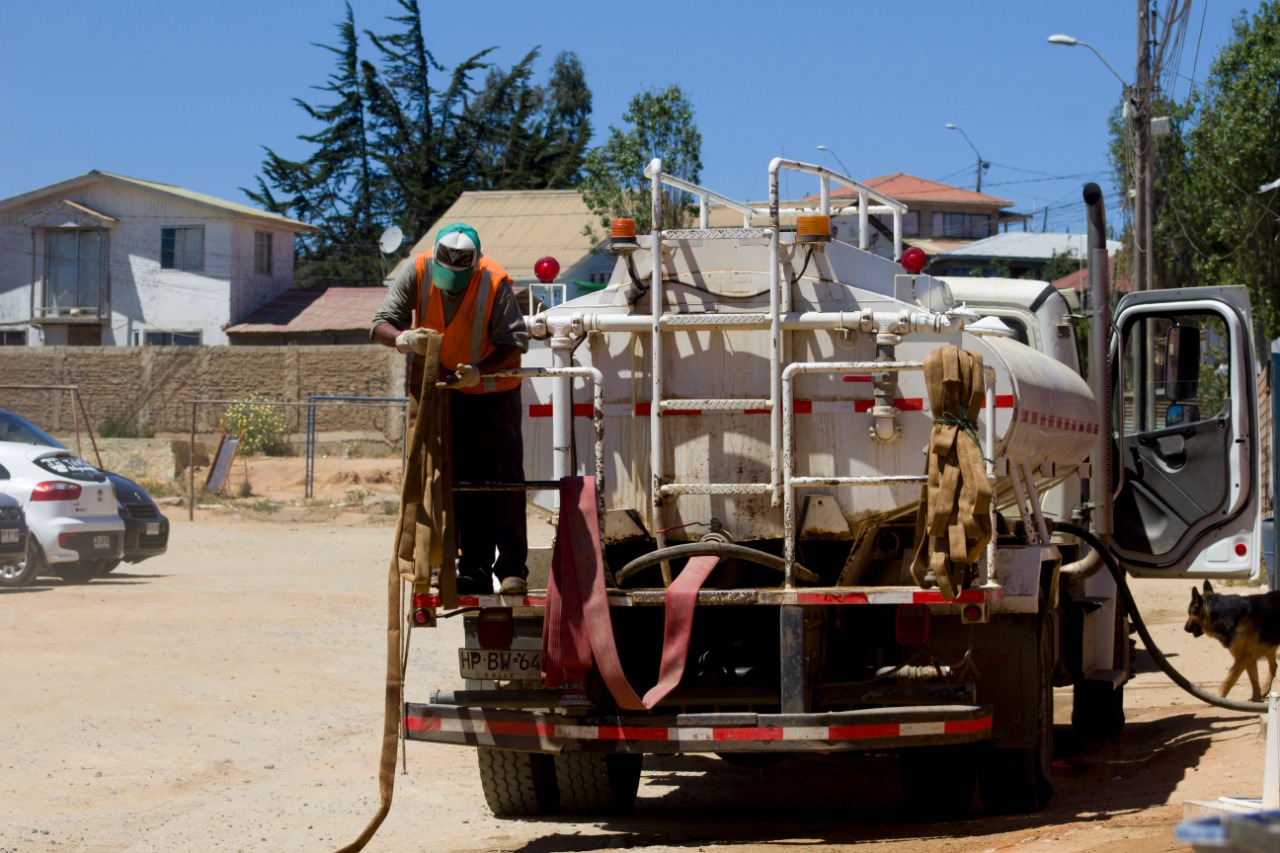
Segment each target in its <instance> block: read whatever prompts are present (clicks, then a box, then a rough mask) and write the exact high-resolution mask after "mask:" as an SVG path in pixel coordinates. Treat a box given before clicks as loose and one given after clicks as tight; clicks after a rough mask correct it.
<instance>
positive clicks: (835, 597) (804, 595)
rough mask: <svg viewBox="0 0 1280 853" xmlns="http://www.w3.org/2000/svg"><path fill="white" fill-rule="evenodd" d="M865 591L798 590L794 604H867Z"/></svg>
mask: <svg viewBox="0 0 1280 853" xmlns="http://www.w3.org/2000/svg"><path fill="white" fill-rule="evenodd" d="M867 603H868V599H867V594H866V593H865V592H798V593H796V604H867Z"/></svg>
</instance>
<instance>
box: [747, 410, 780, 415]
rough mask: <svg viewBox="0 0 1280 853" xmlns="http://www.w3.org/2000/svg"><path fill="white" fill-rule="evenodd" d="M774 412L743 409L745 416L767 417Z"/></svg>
mask: <svg viewBox="0 0 1280 853" xmlns="http://www.w3.org/2000/svg"><path fill="white" fill-rule="evenodd" d="M772 412H773V409H743V410H742V414H744V415H767V414H770V413H772Z"/></svg>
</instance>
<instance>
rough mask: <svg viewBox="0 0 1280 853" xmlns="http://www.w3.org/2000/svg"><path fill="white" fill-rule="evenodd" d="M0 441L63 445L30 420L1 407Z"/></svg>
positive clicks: (53, 445)
mask: <svg viewBox="0 0 1280 853" xmlns="http://www.w3.org/2000/svg"><path fill="white" fill-rule="evenodd" d="M0 441H13V442H17V443H18V444H47V445H50V446H52V447H65V445H63V443H62V442H61V441H58V439H56V438H54V437H53V436H51V435H49V433H47V432H45V431H44V430H42V429H40V427H38V426H36V425H35V424H33V423H31V421H29V420H27V419H26V418H21V417H18V416H17V415H15V414H14V413H13V412H6V411H4V410H3V409H0Z"/></svg>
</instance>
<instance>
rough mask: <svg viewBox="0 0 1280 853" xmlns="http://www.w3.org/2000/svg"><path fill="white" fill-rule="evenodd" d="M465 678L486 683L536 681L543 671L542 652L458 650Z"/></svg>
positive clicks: (459, 666) (460, 667)
mask: <svg viewBox="0 0 1280 853" xmlns="http://www.w3.org/2000/svg"><path fill="white" fill-rule="evenodd" d="M458 669H459V671H460V672H461V673H462V677H463V678H476V679H481V680H485V681H515V680H520V679H535V678H537V677H538V674H539V673H540V672H541V671H542V652H541V651H535V650H533V649H501V650H499V649H458Z"/></svg>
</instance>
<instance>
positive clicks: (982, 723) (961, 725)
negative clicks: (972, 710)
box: [943, 717, 991, 734]
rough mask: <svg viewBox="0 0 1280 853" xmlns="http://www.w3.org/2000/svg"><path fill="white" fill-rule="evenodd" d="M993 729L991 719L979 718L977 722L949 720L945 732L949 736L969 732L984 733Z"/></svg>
mask: <svg viewBox="0 0 1280 853" xmlns="http://www.w3.org/2000/svg"><path fill="white" fill-rule="evenodd" d="M990 728H991V718H990V717H979V718H978V719H976V720H947V721H946V723H945V724H944V726H943V730H944V731H946V733H947V734H964V733H967V732H984V731H987V730H988V729H990Z"/></svg>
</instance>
